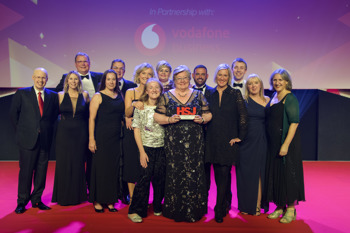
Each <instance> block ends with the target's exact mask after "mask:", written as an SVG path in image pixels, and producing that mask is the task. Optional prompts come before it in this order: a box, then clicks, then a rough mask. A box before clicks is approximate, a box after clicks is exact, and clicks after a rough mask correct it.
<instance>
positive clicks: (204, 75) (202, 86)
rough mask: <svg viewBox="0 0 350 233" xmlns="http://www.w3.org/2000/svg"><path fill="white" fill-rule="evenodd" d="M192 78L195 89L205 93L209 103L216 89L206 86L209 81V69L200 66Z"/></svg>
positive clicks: (194, 71)
mask: <svg viewBox="0 0 350 233" xmlns="http://www.w3.org/2000/svg"><path fill="white" fill-rule="evenodd" d="M192 78H193V80H194V83H195V85H194V86H193V89H196V90H200V91H202V92H203V94H204V97H205V98H206V99H207V100H208V101H209V97H210V95H211V94H212V93H213V92H214V91H215V89H214V88H212V87H210V86H208V85H207V84H206V82H207V79H208V69H207V67H205V66H204V65H198V66H196V67H195V68H194V69H193V73H192Z"/></svg>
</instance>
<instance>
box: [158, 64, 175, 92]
mask: <svg viewBox="0 0 350 233" xmlns="http://www.w3.org/2000/svg"><path fill="white" fill-rule="evenodd" d="M171 70H172V68H171V65H170V64H169V62H167V61H164V60H162V61H159V62H158V64H157V66H156V71H157V75H158V79H159V81H160V82H161V83H162V85H163V87H164V92H167V91H169V90H170V89H173V88H174V81H173V80H171V79H170V75H171Z"/></svg>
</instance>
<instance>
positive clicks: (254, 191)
mask: <svg viewBox="0 0 350 233" xmlns="http://www.w3.org/2000/svg"><path fill="white" fill-rule="evenodd" d="M245 89H246V90H245V92H244V93H245V96H244V99H245V103H246V107H247V110H248V133H247V136H246V138H245V139H244V141H243V142H242V144H241V145H240V155H239V163H238V164H237V165H236V178H237V197H238V210H239V211H241V213H242V214H251V215H256V216H259V215H260V209H261V207H262V208H264V209H265V211H267V204H266V203H263V205H261V197H262V187H264V180H265V167H266V154H267V139H266V129H265V106H266V104H267V103H268V102H269V100H270V98H269V97H267V96H264V85H263V82H262V81H261V79H260V78H259V76H258V75H256V74H251V75H249V76H248V78H247V80H246V85H245Z"/></svg>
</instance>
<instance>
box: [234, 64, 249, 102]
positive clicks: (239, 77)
mask: <svg viewBox="0 0 350 233" xmlns="http://www.w3.org/2000/svg"><path fill="white" fill-rule="evenodd" d="M247 68H248V66H247V62H246V61H245V60H244V59H243V58H240V57H238V58H236V59H235V60H233V62H232V65H231V70H232V73H233V84H232V87H233V88H234V89H238V90H240V91H241V93H242V95H243V96H244V93H245V80H244V75H245V73H246V72H247Z"/></svg>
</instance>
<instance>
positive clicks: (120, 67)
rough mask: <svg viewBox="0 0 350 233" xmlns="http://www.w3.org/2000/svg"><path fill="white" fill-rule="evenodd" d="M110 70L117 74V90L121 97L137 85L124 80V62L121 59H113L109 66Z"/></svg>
mask: <svg viewBox="0 0 350 233" xmlns="http://www.w3.org/2000/svg"><path fill="white" fill-rule="evenodd" d="M111 69H113V70H114V71H115V72H116V73H117V76H118V77H117V78H118V81H119V89H120V90H121V92H122V94H123V96H125V92H126V90H128V89H130V88H133V87H137V84H136V83H134V82H132V81H128V80H126V79H124V74H125V62H124V61H123V60H121V59H114V60H113V61H112V64H111Z"/></svg>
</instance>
